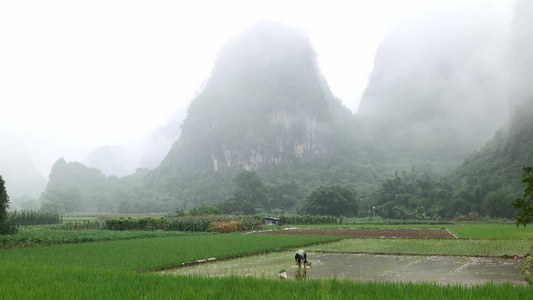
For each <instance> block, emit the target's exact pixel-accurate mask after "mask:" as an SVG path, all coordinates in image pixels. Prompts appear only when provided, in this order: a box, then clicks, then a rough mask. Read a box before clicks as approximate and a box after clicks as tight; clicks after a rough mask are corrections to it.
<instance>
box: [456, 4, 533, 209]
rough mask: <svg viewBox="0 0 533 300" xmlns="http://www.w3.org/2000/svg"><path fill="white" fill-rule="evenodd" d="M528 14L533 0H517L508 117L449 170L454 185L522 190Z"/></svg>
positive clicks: (530, 60) (529, 114)
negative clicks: (465, 157) (491, 134)
mask: <svg viewBox="0 0 533 300" xmlns="http://www.w3.org/2000/svg"><path fill="white" fill-rule="evenodd" d="M532 15H533V2H531V1H518V2H517V4H516V7H515V16H514V19H513V22H512V27H511V28H512V40H511V47H510V49H509V58H510V59H509V61H510V66H509V71H510V76H509V77H510V79H511V81H510V85H509V87H510V89H509V101H510V106H511V119H510V121H509V122H508V124H507V125H506V126H505V127H504V128H502V129H501V130H499V131H498V133H497V134H496V135H495V136H494V138H493V139H492V140H490V141H489V142H488V143H487V144H486V145H485V146H484V147H483V148H482V149H480V150H479V151H477V152H476V153H474V154H472V155H471V156H470V157H469V158H468V159H467V160H466V161H465V162H464V163H463V164H462V165H461V166H459V167H458V168H457V169H456V170H455V171H454V172H453V173H452V176H451V177H452V178H454V179H455V180H456V182H457V184H459V183H463V185H466V186H467V187H474V186H476V185H478V186H487V188H486V189H485V191H484V193H488V192H491V191H505V193H507V194H511V195H512V196H518V195H519V194H520V193H521V192H522V191H523V186H522V184H521V182H520V179H521V178H522V167H524V166H528V165H533V85H532V84H531V78H533V56H532V54H531V53H533V34H532V30H531V28H533V19H532V18H531V16H532ZM512 198H513V197H511V199H510V200H512Z"/></svg>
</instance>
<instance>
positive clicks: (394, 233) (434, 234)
mask: <svg viewBox="0 0 533 300" xmlns="http://www.w3.org/2000/svg"><path fill="white" fill-rule="evenodd" d="M253 234H289V235H293V234H299V235H302V234H309V235H338V236H349V237H355V238H411V239H453V238H456V237H455V236H454V235H453V234H451V233H450V232H449V231H448V230H446V229H428V228H423V229H409V228H399V229H355V228H353V229H352V228H331V229H323V228H285V229H274V230H266V231H258V232H254V233H253Z"/></svg>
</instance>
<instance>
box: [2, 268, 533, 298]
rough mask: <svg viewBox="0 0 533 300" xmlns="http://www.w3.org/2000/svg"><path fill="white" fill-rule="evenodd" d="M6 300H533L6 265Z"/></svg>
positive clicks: (520, 293)
mask: <svg viewBox="0 0 533 300" xmlns="http://www.w3.org/2000/svg"><path fill="white" fill-rule="evenodd" d="M0 278H2V280H1V281H0V290H1V291H2V298H5V299H342V300H344V299H398V300H401V299H410V300H411V299H439V300H441V299H454V300H455V299H529V298H530V297H531V295H532V294H533V288H532V287H531V286H527V287H525V286H512V285H498V286H495V285H492V284H488V285H482V286H473V287H463V286H437V285H435V284H411V283H378V282H376V283H357V282H351V281H341V280H335V279H331V280H316V281H315V280H312V281H292V280H290V281H289V280H285V281H278V280H262V279H256V278H236V277H229V278H205V277H179V276H163V275H157V274H151V273H142V274H139V273H133V272H127V271H120V270H110V269H86V268H83V267H79V266H72V267H57V266H56V267H53V266H48V265H45V266H38V267H35V266H34V265H32V264H31V263H24V262H21V263H13V262H9V263H7V264H6V263H2V265H1V267H0Z"/></svg>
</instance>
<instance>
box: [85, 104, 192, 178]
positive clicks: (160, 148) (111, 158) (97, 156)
mask: <svg viewBox="0 0 533 300" xmlns="http://www.w3.org/2000/svg"><path fill="white" fill-rule="evenodd" d="M185 116H186V111H185V110H184V109H182V110H178V111H176V112H175V113H174V114H173V115H172V117H170V118H169V119H168V121H167V122H166V123H165V124H164V125H163V126H161V127H159V128H157V129H156V130H155V131H154V132H153V133H152V134H151V135H150V136H148V137H141V138H140V139H139V140H138V141H136V142H133V143H129V144H125V145H104V146H101V147H99V148H98V149H96V150H94V151H92V152H91V153H89V154H88V155H87V156H86V157H85V159H84V160H83V161H82V162H83V163H84V164H85V165H87V166H89V167H92V168H97V169H99V170H101V171H102V172H103V173H104V174H106V175H114V176H125V175H129V174H132V173H134V172H135V170H137V169H138V168H150V169H153V168H155V167H157V166H158V165H159V164H160V163H161V161H162V160H163V158H165V155H166V154H167V153H168V151H169V150H170V147H171V146H172V144H173V143H174V142H175V141H176V140H177V139H178V138H179V136H180V133H181V128H180V124H181V123H182V122H183V120H184V119H185Z"/></svg>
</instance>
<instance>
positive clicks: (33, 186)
mask: <svg viewBox="0 0 533 300" xmlns="http://www.w3.org/2000/svg"><path fill="white" fill-rule="evenodd" d="M0 140H1V141H2V142H1V143H0V153H1V154H2V159H0V174H1V175H2V177H3V179H4V180H5V182H6V184H5V185H6V191H7V194H8V195H9V197H10V198H11V199H13V200H14V199H15V198H19V197H22V196H29V197H35V198H37V197H39V195H40V194H41V192H42V191H43V190H44V188H45V187H46V179H45V178H44V177H43V176H42V175H41V174H39V172H38V171H37V168H36V166H35V164H34V162H33V160H32V159H31V157H30V155H29V153H28V151H27V150H26V149H25V147H24V145H23V144H22V143H21V142H20V141H19V140H18V138H17V137H15V136H13V135H10V134H7V133H4V132H0Z"/></svg>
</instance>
